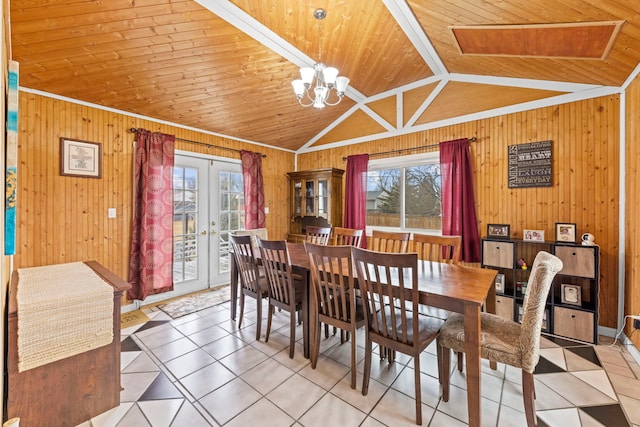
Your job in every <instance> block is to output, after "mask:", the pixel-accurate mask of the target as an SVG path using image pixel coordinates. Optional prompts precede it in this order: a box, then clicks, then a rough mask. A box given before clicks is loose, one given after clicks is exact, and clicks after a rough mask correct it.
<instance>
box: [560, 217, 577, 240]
mask: <svg viewBox="0 0 640 427" xmlns="http://www.w3.org/2000/svg"><path fill="white" fill-rule="evenodd" d="M556 242H567V243H575V242H576V224H575V223H571V222H556Z"/></svg>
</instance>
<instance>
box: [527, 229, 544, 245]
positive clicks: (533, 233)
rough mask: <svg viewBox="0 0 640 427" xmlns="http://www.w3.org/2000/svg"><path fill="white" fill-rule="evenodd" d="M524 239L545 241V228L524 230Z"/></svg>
mask: <svg viewBox="0 0 640 427" xmlns="http://www.w3.org/2000/svg"><path fill="white" fill-rule="evenodd" d="M522 240H526V241H528V242H544V230H524V231H523V232H522Z"/></svg>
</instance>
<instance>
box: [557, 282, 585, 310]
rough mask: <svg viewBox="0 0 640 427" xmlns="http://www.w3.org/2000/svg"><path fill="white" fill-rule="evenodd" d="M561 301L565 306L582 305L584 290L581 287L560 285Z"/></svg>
mask: <svg viewBox="0 0 640 427" xmlns="http://www.w3.org/2000/svg"><path fill="white" fill-rule="evenodd" d="M560 301H561V302H562V303H563V304H571V305H578V306H581V305H582V289H581V288H580V285H570V284H567V283H563V284H561V285H560Z"/></svg>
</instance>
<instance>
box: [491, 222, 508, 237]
mask: <svg viewBox="0 0 640 427" xmlns="http://www.w3.org/2000/svg"><path fill="white" fill-rule="evenodd" d="M510 228H511V226H510V225H509V224H487V237H488V238H490V239H505V240H509V236H510V233H509V230H510Z"/></svg>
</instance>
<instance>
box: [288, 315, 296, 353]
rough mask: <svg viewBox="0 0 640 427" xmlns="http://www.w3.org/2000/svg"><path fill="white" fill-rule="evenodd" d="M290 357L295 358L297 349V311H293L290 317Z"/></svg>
mask: <svg viewBox="0 0 640 427" xmlns="http://www.w3.org/2000/svg"><path fill="white" fill-rule="evenodd" d="M289 320H290V321H289V359H293V354H294V352H295V350H296V312H295V310H294V311H292V312H291V318H290V319H289Z"/></svg>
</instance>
